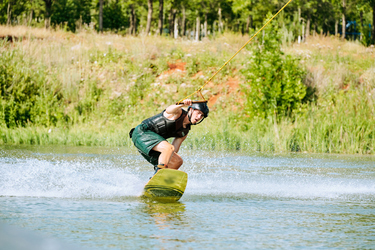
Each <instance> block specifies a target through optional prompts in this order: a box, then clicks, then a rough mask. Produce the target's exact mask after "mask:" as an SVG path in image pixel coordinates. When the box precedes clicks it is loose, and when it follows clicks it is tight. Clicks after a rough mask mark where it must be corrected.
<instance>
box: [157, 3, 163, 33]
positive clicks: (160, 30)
mask: <svg viewBox="0 0 375 250" xmlns="http://www.w3.org/2000/svg"><path fill="white" fill-rule="evenodd" d="M163 22H164V0H159V20H158V30H159V35H162V34H163Z"/></svg>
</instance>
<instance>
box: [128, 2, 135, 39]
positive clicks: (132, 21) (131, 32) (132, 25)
mask: <svg viewBox="0 0 375 250" xmlns="http://www.w3.org/2000/svg"><path fill="white" fill-rule="evenodd" d="M129 7H130V27H129V35H135V30H136V27H135V26H136V23H135V21H136V20H135V19H136V18H135V9H134V5H133V4H131V5H130V6H129Z"/></svg>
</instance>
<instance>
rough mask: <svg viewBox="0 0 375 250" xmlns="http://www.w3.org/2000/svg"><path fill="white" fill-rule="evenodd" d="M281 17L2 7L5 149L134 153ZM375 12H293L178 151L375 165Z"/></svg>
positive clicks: (237, 9) (112, 2) (141, 6)
mask: <svg viewBox="0 0 375 250" xmlns="http://www.w3.org/2000/svg"><path fill="white" fill-rule="evenodd" d="M284 4H285V2H282V1H273V0H270V1H244V0H238V1H230V0H219V1H211V0H207V1H198V0H193V1H177V0H175V1H166V0H159V1H152V0H149V1H135V0H133V1H120V0H108V1H105V0H99V1H98V0H94V1H91V0H29V1H25V0H2V1H0V23H1V24H2V26H0V37H2V40H1V41H0V87H1V88H0V97H1V99H0V100H1V102H0V143H2V144H63V145H102V146H129V145H131V141H130V139H129V138H128V135H127V134H128V132H129V130H130V129H131V128H132V127H134V126H136V125H137V124H139V122H140V121H142V120H143V119H145V118H147V117H149V116H150V115H154V114H155V113H157V112H161V111H162V110H163V109H164V108H165V107H166V106H167V105H169V104H171V103H174V102H176V101H178V100H180V99H181V98H184V97H185V96H187V95H188V94H191V93H193V92H194V91H195V90H196V89H197V88H199V87H200V86H202V85H203V84H204V83H205V81H206V80H207V79H208V78H209V77H210V76H211V75H212V74H213V73H214V72H215V71H216V70H217V69H219V68H220V67H221V66H222V65H223V64H224V62H225V61H226V60H228V59H229V58H230V57H231V56H232V55H233V54H234V53H235V52H236V51H237V49H238V48H240V47H241V46H242V45H243V44H244V43H245V42H246V41H247V40H248V39H249V37H250V36H251V35H252V34H254V33H255V31H257V30H258V29H259V28H260V27H261V26H262V25H263V24H264V23H265V20H267V18H270V17H271V16H272V14H274V13H276V12H277V11H278V10H279V9H280V8H281V7H282V6H283V5H284ZM374 9H375V1H374V0H369V1H365V0H340V1H339V0H327V1H323V0H313V1H304V0H294V1H293V2H292V3H291V4H290V5H289V6H288V7H287V8H286V9H285V10H284V11H283V12H282V13H281V14H280V15H279V16H278V17H277V19H276V20H275V21H273V22H272V23H271V24H270V25H269V26H267V28H266V29H265V30H264V31H263V32H262V33H261V34H259V35H258V36H257V37H256V39H255V40H254V41H253V42H252V43H251V44H249V45H248V46H247V47H246V48H245V49H244V50H243V51H241V53H240V54H239V55H238V56H237V57H236V58H235V59H234V60H233V61H232V62H231V63H230V64H228V65H227V66H226V67H225V68H224V69H223V71H222V72H221V73H220V74H219V75H218V76H217V77H216V78H214V79H213V81H212V82H210V83H209V84H208V85H207V87H206V88H205V89H204V90H203V91H202V94H203V96H204V97H206V98H207V99H208V101H209V102H208V104H209V106H210V108H211V112H210V117H209V118H208V119H206V120H205V121H204V126H202V125H200V126H197V127H194V128H193V130H192V132H191V135H190V136H189V137H188V139H187V141H186V142H184V145H185V146H186V147H188V148H193V149H194V148H198V149H209V150H214V149H215V150H217V149H226V150H228V149H231V150H256V151H277V152H280V151H296V152H330V153H361V154H373V153H374V152H375V148H374V146H375V129H374V128H375V118H374V112H375V104H374V101H375V98H374V96H375V63H374V58H375V54H374V53H375V50H374V48H373V45H372V44H374V40H375V39H374V38H375V29H374V25H373V24H374V20H375V14H374V13H375V12H374ZM196 98H202V97H201V96H196Z"/></svg>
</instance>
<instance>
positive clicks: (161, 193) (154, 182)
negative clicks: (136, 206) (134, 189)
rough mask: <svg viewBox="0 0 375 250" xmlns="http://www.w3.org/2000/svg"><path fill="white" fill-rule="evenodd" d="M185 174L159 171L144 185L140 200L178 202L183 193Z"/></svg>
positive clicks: (178, 171)
mask: <svg viewBox="0 0 375 250" xmlns="http://www.w3.org/2000/svg"><path fill="white" fill-rule="evenodd" d="M186 184H187V174H186V173H185V172H183V171H180V170H173V169H160V170H159V171H158V172H157V173H156V174H155V175H154V176H153V177H152V178H151V179H150V180H149V181H148V182H147V184H146V185H145V187H144V189H143V193H142V196H141V197H142V198H145V199H149V200H156V201H161V202H173V201H178V200H179V199H180V198H181V197H182V195H183V194H184V192H185V188H186Z"/></svg>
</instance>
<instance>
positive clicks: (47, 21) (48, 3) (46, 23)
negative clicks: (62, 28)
mask: <svg viewBox="0 0 375 250" xmlns="http://www.w3.org/2000/svg"><path fill="white" fill-rule="evenodd" d="M43 1H44V4H45V7H46V9H45V14H44V26H45V28H46V29H48V28H49V27H50V25H51V15H52V4H53V2H54V1H55V0H43Z"/></svg>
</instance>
